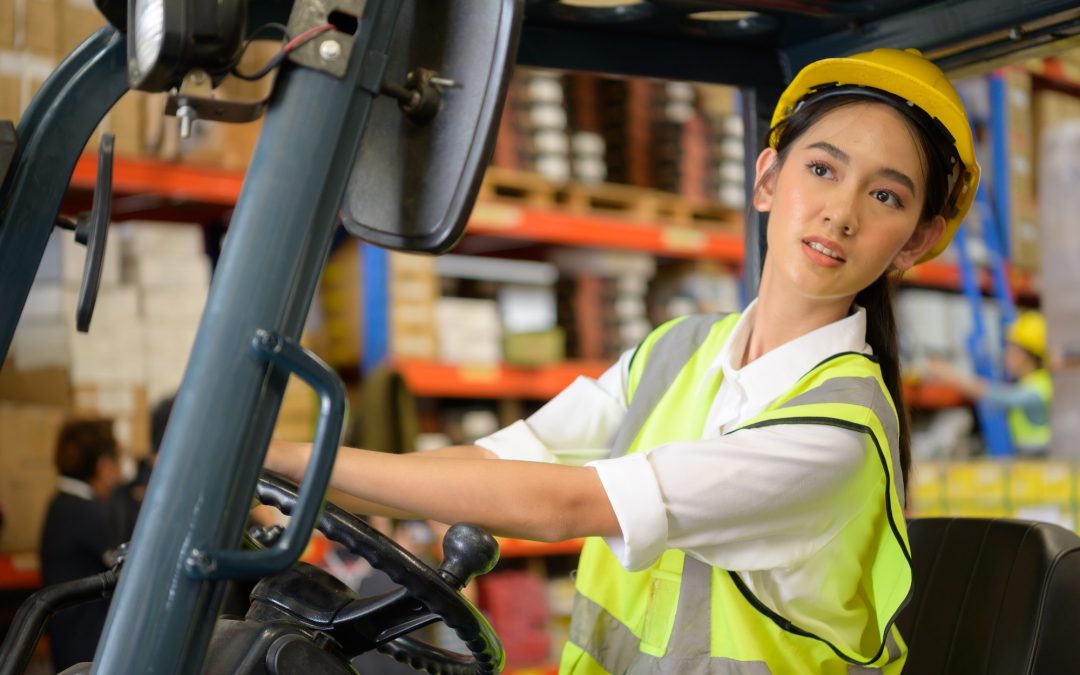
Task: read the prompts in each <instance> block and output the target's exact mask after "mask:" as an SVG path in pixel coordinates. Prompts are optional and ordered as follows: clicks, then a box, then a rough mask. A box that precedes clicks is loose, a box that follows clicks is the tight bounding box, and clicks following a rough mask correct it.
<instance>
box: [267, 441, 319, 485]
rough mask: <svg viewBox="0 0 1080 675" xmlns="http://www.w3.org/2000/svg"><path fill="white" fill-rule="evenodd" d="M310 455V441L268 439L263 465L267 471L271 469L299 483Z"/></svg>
mask: <svg viewBox="0 0 1080 675" xmlns="http://www.w3.org/2000/svg"><path fill="white" fill-rule="evenodd" d="M310 457H311V444H310V443H296V442H293V441H279V440H276V439H275V440H272V441H270V447H269V449H267V451H266V460H265V461H264V462H263V467H264V468H265V469H267V470H268V471H273V472H274V473H276V474H280V475H282V476H284V477H286V478H288V479H289V480H291V481H293V482H295V483H299V482H300V481H301V479H303V477H304V469H305V468H307V463H308V459H309V458H310Z"/></svg>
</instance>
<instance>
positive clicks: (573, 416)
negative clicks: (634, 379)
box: [476, 352, 632, 465]
mask: <svg viewBox="0 0 1080 675" xmlns="http://www.w3.org/2000/svg"><path fill="white" fill-rule="evenodd" d="M631 356H632V352H627V353H625V354H623V355H622V357H621V358H620V359H619V361H618V362H617V363H616V364H615V365H613V366H612V367H611V368H609V369H608V370H607V371H605V372H604V374H603V375H601V376H600V377H599V378H597V379H595V380H594V379H592V378H588V377H578V378H577V379H576V380H574V381H573V382H572V383H571V384H570V386H568V387H567V388H566V389H564V390H562V391H561V392H560V393H559V394H558V395H557V396H556V397H555V398H553V399H551V400H550V401H548V402H547V404H545V405H544V406H543V407H542V408H540V409H539V410H537V411H536V412H535V413H533V414H532V415H530V416H529V417H528V418H526V419H524V420H518V421H517V422H514V423H513V424H511V425H510V426H508V427H505V428H503V429H500V430H499V431H496V432H495V433H494V434H491V435H490V436H486V437H484V438H481V439H479V440H477V441H476V445H479V446H481V447H483V448H486V449H488V450H490V451H491V452H493V453H495V455H496V456H498V457H499V458H501V459H516V460H526V461H537V462H557V463H560V464H573V465H581V464H584V463H585V462H587V461H590V460H594V459H597V458H600V457H606V456H608V455H609V454H610V453H611V440H612V439H613V438H614V437H615V432H616V431H617V430H618V428H619V425H620V424H622V421H623V418H624V417H626V373H627V370H628V368H629V360H630V357H631Z"/></svg>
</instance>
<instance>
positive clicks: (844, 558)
mask: <svg viewBox="0 0 1080 675" xmlns="http://www.w3.org/2000/svg"><path fill="white" fill-rule="evenodd" d="M716 318H717V317H715V316H712V317H710V316H696V317H690V318H686V319H682V320H676V321H674V322H669V323H668V324H665V325H664V326H661V327H660V328H659V329H657V330H656V331H654V332H653V333H652V334H651V335H650V336H649V337H648V338H647V339H646V340H645V342H644V343H643V344H642V346H641V347H640V349H639V350H638V352H637V354H636V355H635V356H634V360H633V363H632V365H631V367H630V376H629V378H630V379H629V389H628V391H629V396H630V409H629V412H628V413H627V417H626V420H625V421H624V422H623V426H622V428H620V430H619V432H618V434H617V437H616V440H615V443H614V446H615V447H614V452H613V455H612V456H619V455H622V454H630V453H634V452H638V451H641V450H646V449H648V448H653V447H657V446H659V445H662V444H664V443H670V442H676V441H684V440H691V439H696V438H699V437H700V435H701V433H702V429H703V427H704V424H705V419H706V416H707V414H708V410H709V406H710V403H711V401H712V400H713V397H714V396H715V395H716V392H717V390H718V389H719V386H720V378H719V377H718V376H717V375H716V373H715V372H714V371H711V370H710V369H709V365H710V364H711V363H713V360H714V359H715V358H716V354H717V353H719V352H720V350H721V348H722V347H723V345H724V343H725V342H726V341H727V339H728V336H729V334H730V332H731V329H732V327H733V326H734V325H735V323H736V321H737V320H738V315H737V314H731V315H728V316H727V317H725V318H723V319H721V320H719V321H717V320H716ZM786 422H795V423H799V424H807V423H814V424H826V425H837V426H842V427H845V428H848V429H854V430H858V431H861V432H863V433H866V434H868V435H869V436H870V438H871V439H872V441H873V446H874V447H875V448H876V450H877V452H876V453H875V454H873V455H872V456H871V455H868V456H867V457H866V458H865V461H864V463H863V466H862V468H861V470H860V471H859V474H858V475H859V478H858V480H859V482H860V484H861V487H860V489H859V490H858V492H859V493H860V494H865V495H867V500H866V503H865V504H864V505H861V506H859V505H856V506H855V507H854V508H853V511H856V513H855V514H853V515H854V518H853V520H852V522H851V523H850V524H849V525H848V526H846V527H845V528H844V529H843V530H842V531H841V534H840V535H839V536H837V537H836V538H835V539H834V540H833V541H832V543H831V544H829V545H828V546H827V547H826V549H825V550H824V551H822V552H821V554H819V555H815V556H812V557H811V559H809V560H808V561H807V562H806V563H804V564H803V565H802V566H801V569H800V570H799V571H798V574H799V576H800V577H801V580H802V581H803V582H804V583H806V584H807V586H806V587H805V588H803V589H801V590H802V591H805V592H806V594H807V600H808V601H809V602H813V603H815V604H816V606H817V607H818V608H819V609H820V616H823V617H830V620H829V621H823V622H821V623H820V625H815V626H811V625H802V626H796V625H793V624H792V623H791V622H789V621H788V620H787V619H786V618H785V617H783V616H780V615H778V614H776V613H775V612H773V611H772V610H770V609H769V608H768V607H766V606H765V604H764V603H762V602H761V601H760V600H759V599H758V598H756V597H755V596H754V595H753V593H752V592H751V591H750V589H749V587H748V586H747V584H746V583H745V582H744V580H743V578H742V577H741V575H740V573H736V572H731V571H728V570H723V569H719V568H715V567H712V566H710V565H707V564H705V563H703V562H700V561H698V560H696V559H694V558H691V557H687V556H686V555H685V554H684V553H683V552H682V551H680V550H675V549H669V550H667V551H666V552H665V553H664V554H663V555H661V556H660V558H659V560H658V561H657V562H656V563H654V564H653V565H652V566H651V567H650V568H648V569H645V570H642V571H638V572H628V571H627V570H626V569H625V568H624V567H623V566H622V565H621V564H620V563H619V561H618V559H617V558H616V557H615V556H614V554H613V553H612V552H611V550H610V549H609V548H608V546H607V544H606V543H605V542H604V540H603V539H600V538H595V537H594V538H589V539H588V540H587V541H586V543H585V546H584V549H583V551H582V555H581V561H580V564H579V566H578V572H577V596H576V597H575V600H574V616H573V624H572V626H571V634H570V640H569V642H568V643H567V646H566V648H565V650H564V652H563V669H562V670H561V672H564V673H605V672H606V673H634V672H648V673H653V672H671V673H681V672H694V673H705V672H708V673H733V674H740V675H741V674H743V673H748V674H758V673H809V672H815V673H848V672H850V671H849V666H855V667H859V666H863V667H868V668H881V669H882V672H886V673H888V672H893V671H895V672H899V670H900V669H901V668H902V667H903V658H902V657H903V655H904V653H905V652H906V647H905V646H904V644H903V641H902V640H901V638H900V636H899V634H898V633H897V631H896V628H895V626H894V625H893V623H894V621H895V619H896V616H897V614H898V613H899V612H900V610H901V609H902V608H903V606H904V604H906V602H907V599H908V596H909V593H910V590H911V556H910V549H909V547H908V542H907V532H906V528H905V526H904V520H903V497H902V495H903V494H904V488H903V485H902V484H898V483H899V482H900V481H901V480H902V479H899V478H898V477H899V475H900V474H899V473H898V467H899V459H898V456H897V453H896V443H897V433H898V431H897V429H898V422H897V417H896V410H895V408H894V407H893V404H892V402H891V399H890V397H889V394H888V390H887V389H886V387H885V384H884V382H883V381H882V379H881V371H880V369H879V368H878V365H877V363H876V362H875V361H874V360H873V359H872V358H871V357H869V356H867V355H865V354H860V353H851V352H845V353H841V354H837V355H836V356H834V357H833V358H830V359H828V360H827V361H825V362H824V363H821V364H819V365H818V366H817V367H815V368H814V369H813V370H811V371H810V372H809V373H806V374H805V375H804V376H803V377H802V378H801V379H800V380H799V381H798V383H797V384H796V385H795V387H794V388H793V389H791V390H790V391H788V392H787V394H785V395H784V396H781V397H780V398H778V399H777V400H775V401H774V402H773V403H772V404H771V405H770V406H769V407H768V408H766V409H765V411H763V412H762V413H761V414H759V415H758V416H757V417H755V418H754V419H751V420H750V421H748V422H747V423H745V424H744V425H742V426H741V427H739V429H735V430H732V431H730V432H728V433H738V432H739V430H740V429H744V428H753V427H762V426H768V425H775V424H784V423H786ZM642 598H648V601H647V602H641V599H642ZM667 654H677V655H678V656H677V657H674V661H672V659H670V658H665V655H667ZM890 665H891V666H892V667H890ZM859 672H864V671H862V670H860V671H859Z"/></svg>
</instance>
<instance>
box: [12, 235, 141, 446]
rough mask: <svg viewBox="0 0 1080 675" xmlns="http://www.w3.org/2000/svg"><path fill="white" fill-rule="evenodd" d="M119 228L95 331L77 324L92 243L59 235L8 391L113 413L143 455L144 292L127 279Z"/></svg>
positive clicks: (124, 437)
mask: <svg viewBox="0 0 1080 675" xmlns="http://www.w3.org/2000/svg"><path fill="white" fill-rule="evenodd" d="M113 229H114V231H113V233H112V234H113V236H112V237H111V242H110V246H109V247H108V248H107V251H106V255H105V259H104V267H103V270H102V283H101V288H100V290H99V291H98V296H97V301H96V303H95V305H94V314H93V320H92V322H91V324H90V332H88V333H80V332H78V331H77V330H76V326H75V315H76V306H77V304H78V293H79V283H80V281H81V278H82V266H83V263H84V260H85V249H83V248H82V247H81V246H78V245H77V244H75V243H74V240H73V237H72V235H71V233H69V232H62V231H57V232H55V233H54V234H53V236H52V238H51V239H50V241H49V244H48V247H47V249H46V252H45V256H44V257H43V258H42V264H41V267H40V268H39V270H38V276H37V278H36V280H35V283H34V286H33V288H32V289H31V292H30V294H29V296H28V297H27V301H26V305H25V307H24V309H23V314H22V318H21V321H20V324H19V327H18V329H17V330H16V332H15V336H14V338H13V340H12V354H13V356H12V358H11V364H10V368H11V369H12V371H13V373H12V375H11V376H10V378H9V381H12V382H15V383H16V384H15V385H13V386H11V387H9V388H7V390H6V393H5V396H6V397H7V398H9V399H12V400H23V401H26V400H30V401H38V402H51V403H57V404H60V405H64V406H69V408H68V409H69V412H71V413H73V414H78V415H94V416H107V417H111V418H113V419H114V420H115V421H116V429H115V431H116V435H117V438H118V440H119V441H120V443H121V445H122V446H123V447H124V448H125V449H126V450H128V451H130V452H131V453H133V454H135V455H141V454H144V453H145V452H146V451H147V450H148V447H149V432H148V425H147V404H146V390H145V373H146V371H145V367H144V364H143V361H142V359H141V358H140V356H141V354H142V353H143V329H142V325H141V323H140V321H139V302H138V300H139V296H138V290H137V288H136V287H135V286H134V285H132V284H126V283H123V280H122V277H121V273H120V255H119V253H118V248H119V247H118V245H117V244H118V242H117V241H116V239H117V235H118V232H116V231H115V228H113Z"/></svg>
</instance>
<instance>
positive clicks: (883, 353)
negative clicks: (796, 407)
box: [754, 90, 955, 486]
mask: <svg viewBox="0 0 1080 675" xmlns="http://www.w3.org/2000/svg"><path fill="white" fill-rule="evenodd" d="M830 94H831V95H829V96H822V97H820V98H817V99H815V98H814V96H813V95H811V97H810V98H808V99H807V100H806V101H805V102H804V103H803V104H802V105H800V106H799V107H798V108H797V109H796V110H795V112H793V113H792V114H791V115H789V116H788V117H787V118H785V119H784V120H782V121H781V122H780V123H779V124H777V125H776V126H775V127H773V128H772V129H770V130H769V137H768V138H776V143H775V148H776V153H777V157H778V159H777V162H776V163H775V164H773V166H772V167H770V169H769V171H768V173H767V174H766V175H764V176H762V177H761V180H759V181H758V184H757V185H756V186H755V188H754V189H755V190H757V189H758V188H759V187H760V185H761V183H762V182H763V181H764V180H766V179H768V178H770V177H771V174H773V173H774V172H775V171H778V170H779V167H780V165H782V164H783V163H784V160H785V159H787V155H788V153H789V152H790V151H791V147H792V145H793V144H794V142H795V140H796V139H798V138H799V137H800V136H802V135H803V134H804V133H806V132H807V131H808V130H809V129H810V127H812V126H814V125H815V124H816V123H817V122H818V121H820V120H821V118H823V117H824V116H825V115H827V114H828V113H830V112H832V111H833V110H836V109H837V108H841V107H843V106H846V105H852V104H856V103H867V102H875V103H878V104H879V105H888V106H890V107H892V108H894V109H895V110H896V111H897V112H899V113H900V114H901V116H902V117H903V118H904V121H905V122H907V124H908V128H909V130H910V131H911V134H912V137H913V138H914V139H916V141H917V142H916V144H915V145H916V147H918V149H919V154H920V157H921V159H922V162H923V166H924V167H925V169H926V197H925V199H924V200H923V207H922V211H921V212H920V215H919V223H920V226H921V225H922V224H923V223H927V222H929V221H930V220H931V219H932V218H933V217H934V216H937V215H945V210H946V206H947V201H948V199H949V176H950V173H951V172H950V168H951V166H952V161H953V160H952V158H953V156H954V155H955V149H954V147H953V144H952V140H951V139H950V138H948V137H946V136H944V135H941V134H936V133H932V132H931V131H929V130H928V129H929V127H928V126H927V122H926V120H922V119H919V118H917V117H916V115H923V116H925V113H923V112H922V111H921V110H919V109H917V108H912V107H911V106H908V105H906V104H905V103H904V102H903V101H901V100H900V99H898V98H895V97H893V96H892V95H891V94H887V93H885V92H880V91H877V90H874V95H873V96H872V97H867V96H864V95H862V94H860V93H858V92H857V91H850V92H842V93H841V92H836V93H832V92H830ZM894 286H895V280H894V279H891V278H890V277H889V273H888V272H886V273H885V274H882V275H881V276H880V277H878V279H877V280H875V281H874V283H872V284H870V285H869V286H867V287H866V288H864V289H863V290H861V291H859V293H857V294H856V295H855V302H856V303H857V304H858V305H859V306H861V307H863V308H865V309H866V342H867V344H869V345H870V347H871V348H872V349H873V350H874V356H875V357H877V359H878V362H879V364H880V366H881V378H882V380H884V382H885V386H886V388H887V389H888V390H889V394H890V395H891V396H892V400H893V404H894V405H895V406H896V414H897V417H898V418H899V422H900V429H899V445H900V447H898V448H897V451H898V454H899V456H900V472H901V475H902V476H903V477H904V485H905V486H906V485H908V480H907V479H908V470H909V468H910V467H911V425H910V420H909V418H908V410H907V406H906V405H905V404H904V391H903V385H902V383H901V380H900V347H899V341H898V339H897V335H896V317H895V316H894V315H893V304H892V295H893V287H894Z"/></svg>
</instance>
